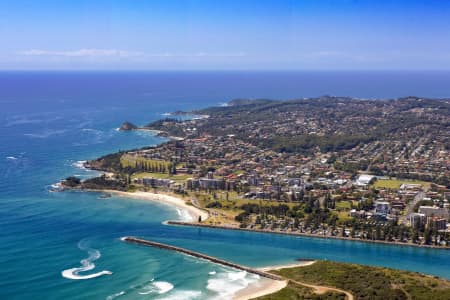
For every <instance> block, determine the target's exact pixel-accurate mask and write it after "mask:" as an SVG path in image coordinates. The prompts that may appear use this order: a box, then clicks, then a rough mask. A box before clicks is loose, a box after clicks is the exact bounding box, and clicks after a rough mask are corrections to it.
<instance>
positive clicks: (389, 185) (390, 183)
mask: <svg viewBox="0 0 450 300" xmlns="http://www.w3.org/2000/svg"><path fill="white" fill-rule="evenodd" d="M404 183H409V184H422V186H423V187H427V188H428V187H429V186H430V183H429V182H426V181H420V180H408V179H378V180H376V181H375V183H374V184H373V187H374V188H376V189H393V190H398V189H400V186H401V185H402V184H404Z"/></svg>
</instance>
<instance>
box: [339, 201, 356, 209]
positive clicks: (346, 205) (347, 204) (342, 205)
mask: <svg viewBox="0 0 450 300" xmlns="http://www.w3.org/2000/svg"><path fill="white" fill-rule="evenodd" d="M351 208H352V205H351V204H350V202H349V201H339V202H336V209H338V210H350V209H351Z"/></svg>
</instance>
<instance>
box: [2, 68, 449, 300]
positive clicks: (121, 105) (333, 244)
mask: <svg viewBox="0 0 450 300" xmlns="http://www.w3.org/2000/svg"><path fill="white" fill-rule="evenodd" d="M267 76H269V78H271V80H269V79H267V78H266V76H262V75H261V74H256V75H255V74H253V75H252V74H241V73H239V74H235V75H234V76H233V74H230V73H226V74H220V73H219V74H216V73H214V74H213V75H211V74H204V73H194V74H190V73H180V74H178V73H177V74H173V73H162V74H157V73H151V74H146V73H136V74H128V73H120V74H102V73H90V74H83V73H75V74H64V73H62V74H61V73H0V104H1V105H2V110H1V111H0V228H1V231H0V265H1V266H2V267H1V268H0V298H1V299H113V298H118V299H213V298H216V299H229V298H230V297H231V293H232V292H234V291H236V290H238V289H240V288H242V287H245V286H246V285H247V284H249V283H251V282H254V281H257V280H258V278H256V277H255V276H253V275H248V274H245V273H242V272H238V271H235V270H231V269H225V268H222V267H219V266H217V265H214V264H211V263H208V262H205V261H203V260H198V259H195V258H191V257H187V256H183V255H180V254H177V253H172V252H167V251H163V250H157V249H152V248H147V247H141V246H136V245H130V244H125V243H123V242H121V241H120V237H122V236H125V235H136V236H141V237H145V238H149V239H153V240H157V241H161V242H165V243H169V244H173V245H177V246H182V247H185V248H189V249H193V250H197V251H200V252H203V253H206V254H209V255H214V256H218V257H220V258H223V259H227V260H230V261H233V262H237V263H241V264H245V265H249V266H256V267H258V266H266V265H273V264H284V263H292V262H294V261H295V260H296V259H298V258H318V259H329V260H336V261H346V262H356V263H362V264H370V265H379V266H387V267H393V268H398V269H406V270H413V271H419V272H424V273H428V274H434V275H438V276H442V277H445V278H450V251H446V250H435V249H419V248H412V247H397V246H386V245H372V244H364V243H355V242H348V241H338V240H322V239H312V238H302V237H289V236H280V235H270V234H259V233H248V232H234V231H223V230H214V229H204V228H201V229H200V228H182V227H175V226H166V225H163V224H162V221H164V220H167V219H175V218H180V215H179V213H178V211H177V210H176V209H174V208H171V207H168V206H165V205H163V204H158V203H153V202H147V201H142V200H131V199H123V198H120V197H112V198H108V199H100V198H99V195H98V194H96V193H81V192H64V193H51V192H49V187H50V186H51V185H52V184H53V183H55V182H57V181H58V180H60V179H61V178H64V177H66V176H69V175H72V174H76V175H77V176H80V177H87V176H93V175H95V172H92V171H88V170H83V169H80V168H79V163H77V162H79V161H81V160H85V159H91V158H95V157H97V156H99V155H102V154H106V153H109V152H112V151H117V150H120V149H131V148H135V147H140V146H144V145H149V144H156V143H159V142H162V141H163V140H162V139H160V138H157V137H154V136H152V135H150V134H148V133H143V132H127V133H124V132H118V131H116V130H115V128H116V127H118V126H119V125H120V123H121V122H123V121H124V120H130V121H134V122H137V123H138V124H145V122H147V121H150V120H153V119H157V118H159V117H161V115H162V114H163V113H164V112H168V111H174V110H179V109H192V108H199V107H204V106H207V105H216V104H219V103H221V102H224V101H226V100H229V99H231V98H234V97H239V96H248V97H252V96H253V97H263V96H264V95H266V96H270V97H276V98H290V97H296V96H297V97H301V96H310V94H313V93H316V94H326V93H340V94H341V93H344V92H345V91H347V90H348V91H350V90H351V85H352V83H350V82H347V85H346V84H342V88H343V90H338V89H337V90H336V89H335V88H334V90H332V91H330V90H329V89H327V88H322V90H321V89H320V87H319V86H318V85H314V84H310V83H308V82H307V81H306V79H305V78H306V77H307V76H306V77H305V75H304V74H303V75H302V74H300V75H299V74H292V73H287V74H283V75H282V76H281V77H280V76H279V75H277V74H269V75H267ZM314 76H319V75H317V74H315V75H314ZM314 76H310V77H312V78H313V79H314V78H315V77H314ZM326 76H331V75H330V74H326ZM347 76H350V75H347ZM355 76H356V75H355ZM367 76H369V75H367ZM371 76H373V75H371ZM411 76H412V75H411ZM440 76H441V77H442V75H440ZM446 76H447V77H445V76H444V79H445V78H447V81H448V79H450V75H449V74H447V75H446ZM441 77H440V80H442V81H444V80H443V79H442V78H441ZM339 78H341V77H339ZM380 78H381V77H380ZM402 78H405V76H402ZM336 80H338V79H336ZM339 80H341V81H342V78H341V79H339ZM379 80H381V79H379ZM299 82H303V84H299ZM376 82H378V81H376ZM344 83H345V82H344ZM378 84H380V83H378ZM389 84H391V83H390V82H389V83H386V86H389ZM435 84H436V83H435ZM399 85H400V86H407V82H406V83H405V82H400V83H399ZM412 85H413V86H415V87H416V88H417V84H416V85H414V84H412ZM422 88H423V90H422V91H421V93H422V94H426V93H427V90H426V88H427V87H422ZM446 88H447V89H448V88H449V87H447V86H444V85H442V86H439V87H438V88H437V89H433V91H436V90H437V91H439V93H441V94H447V95H450V92H449V91H448V90H446ZM355 89H356V91H357V94H356V96H360V97H371V96H373V97H374V96H378V95H376V94H372V92H371V89H366V91H365V92H364V90H362V89H361V87H360V86H359V87H355ZM405 89H406V87H405ZM389 91H390V93H391V94H388V92H389ZM388 92H386V93H387V94H386V96H398V94H396V93H397V92H398V91H397V90H389V89H388ZM365 93H366V94H365ZM347 94H348V93H347ZM405 94H406V93H405ZM82 260H83V262H80V261H82ZM93 265H95V267H94V266H93ZM83 267H84V269H85V270H86V271H85V272H80V273H79V274H78V276H81V277H86V276H88V277H89V275H91V276H95V275H100V274H99V272H102V271H108V272H111V273H112V274H111V275H102V276H98V277H95V278H91V279H84V280H76V279H70V278H66V277H63V276H62V272H63V271H65V270H66V275H67V274H69V276H68V277H71V276H72V275H73V274H72V272H69V271H67V270H70V269H74V268H83ZM210 272H213V273H211V274H210ZM214 272H215V273H214ZM72 277H73V276H72ZM75 277H76V276H75Z"/></svg>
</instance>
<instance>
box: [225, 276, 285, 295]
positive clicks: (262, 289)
mask: <svg viewBox="0 0 450 300" xmlns="http://www.w3.org/2000/svg"><path fill="white" fill-rule="evenodd" d="M286 285H287V280H284V281H278V280H272V279H268V278H261V279H260V280H258V282H255V283H252V284H250V285H249V286H248V287H246V288H245V289H243V290H240V291H239V292H237V293H236V294H235V295H234V297H233V299H234V300H248V299H253V298H258V297H261V296H264V295H268V294H272V293H275V292H278V291H279V290H281V289H282V288H284V287H286Z"/></svg>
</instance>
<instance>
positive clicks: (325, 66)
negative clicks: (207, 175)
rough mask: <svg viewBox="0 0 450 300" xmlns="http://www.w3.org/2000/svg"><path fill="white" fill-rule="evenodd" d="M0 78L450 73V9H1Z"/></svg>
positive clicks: (48, 5) (107, 3)
mask: <svg viewBox="0 0 450 300" xmlns="http://www.w3.org/2000/svg"><path fill="white" fill-rule="evenodd" d="M0 41H1V47H0V69H2V70H11V69H12V70H14V69H34V70H36V69H46V70H52V69H65V70H79V69H89V70H90V69H108V70H126V69H139V70H180V69H181V70H185V69H188V70H192V69H195V70H236V69H243V70H273V69H274V70H329V69H333V70H335V69H338V70H341V69H345V70H348V69H364V70H368V69H377V70H379V69H401V70H404V69H416V70H424V69H444V70H449V69H450V1H446V0H439V1H438V0H427V1H426V0H423V1H419V0H416V1H415V0H409V1H405V0H397V1H394V0H391V1H388V0H373V1H369V0H305V1H302V0H297V1H294V0H292V1H287V0H286V1H285V0H273V1H267V0H258V1H256V0H239V1H238V0H226V1H225V0H222V1H213V0H209V1H208V0H203V1H199V0H184V1H182V0H178V1H174V0H160V1H158V0H153V1H150V0H147V1H144V0H133V1H125V0H99V1H83V0H78V1H64V0H53V1H52V0H39V1H36V0H28V1H24V0H11V1H6V0H0Z"/></svg>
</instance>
